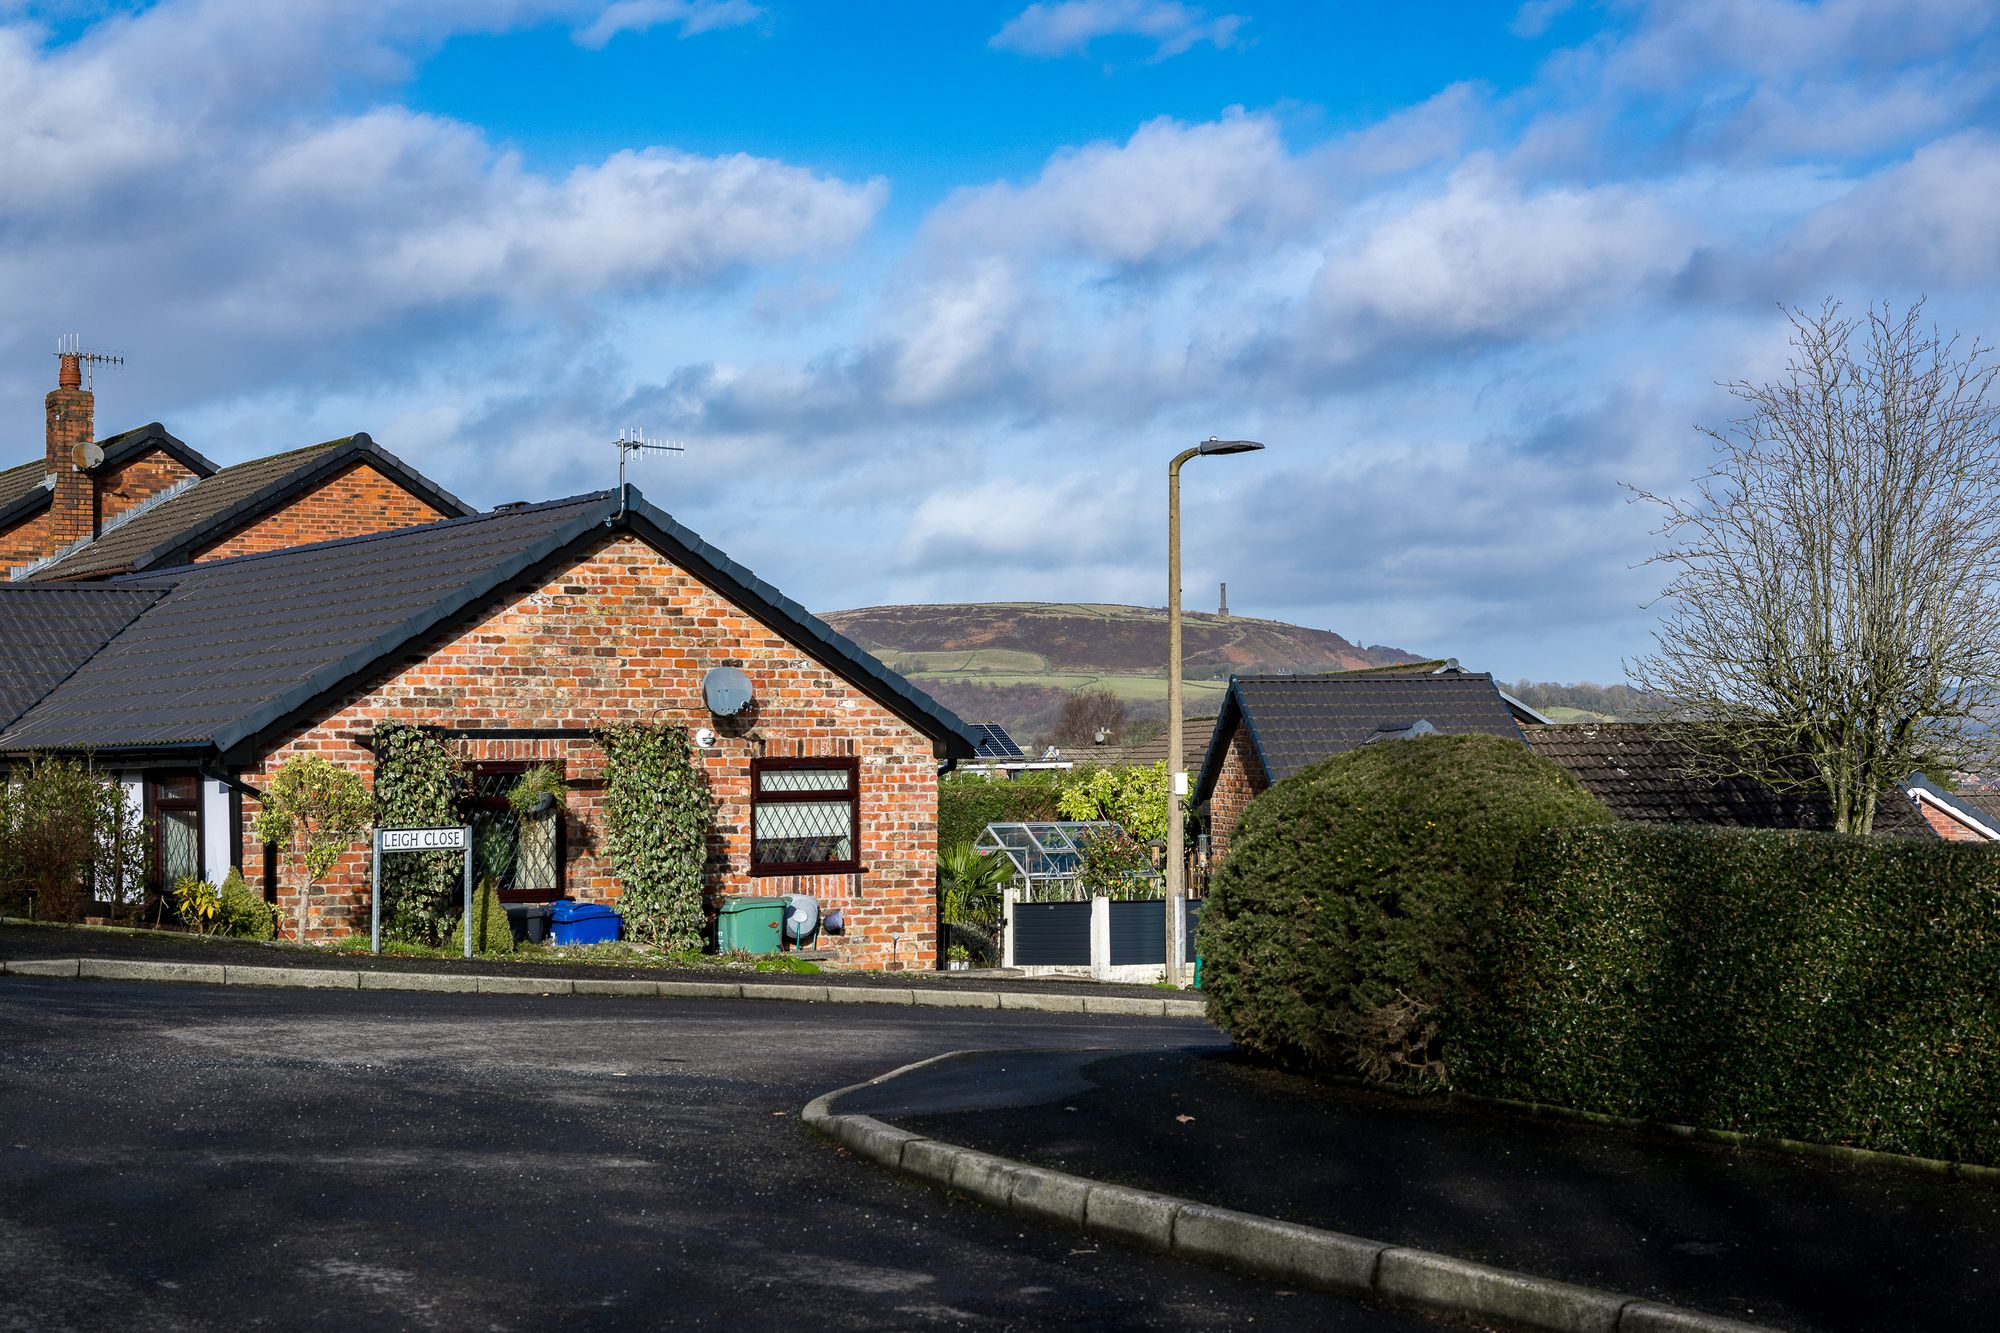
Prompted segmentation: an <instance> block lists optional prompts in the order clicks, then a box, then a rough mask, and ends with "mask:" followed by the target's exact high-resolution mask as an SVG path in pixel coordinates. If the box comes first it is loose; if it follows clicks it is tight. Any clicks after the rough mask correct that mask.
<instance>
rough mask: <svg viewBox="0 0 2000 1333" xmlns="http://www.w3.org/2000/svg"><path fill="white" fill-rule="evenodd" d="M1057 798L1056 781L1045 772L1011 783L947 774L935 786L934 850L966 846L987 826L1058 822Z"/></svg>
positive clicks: (978, 775)
mask: <svg viewBox="0 0 2000 1333" xmlns="http://www.w3.org/2000/svg"><path fill="white" fill-rule="evenodd" d="M1061 796H1062V786H1061V783H1060V781H1059V780H1058V779H1057V777H1056V775H1055V774H1054V773H1053V772H1049V771H1046V770H1044V771H1040V772H1031V773H1023V774H1021V776H1020V777H1018V778H1015V779H1014V780H1013V781H1011V782H1010V781H1008V780H1007V779H1005V778H989V777H986V776H985V775H983V774H979V773H947V774H945V776H944V777H943V779H942V780H940V781H939V782H938V840H937V841H938V846H940V847H957V846H960V845H961V844H963V845H967V846H969V845H971V844H972V843H973V842H974V841H976V840H977V839H978V837H979V835H980V834H981V833H983V832H985V831H986V826H987V825H988V824H1029V823H1034V822H1036V821H1038V820H1045V819H1061V818H1062V813H1061V812H1060V811H1059V810H1058V809H1057V802H1058V801H1059V800H1060V799H1061Z"/></svg>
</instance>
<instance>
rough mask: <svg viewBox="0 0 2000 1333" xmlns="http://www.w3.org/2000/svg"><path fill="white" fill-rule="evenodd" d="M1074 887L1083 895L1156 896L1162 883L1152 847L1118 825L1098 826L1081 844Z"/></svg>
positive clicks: (1086, 896)
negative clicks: (1081, 852) (1079, 862)
mask: <svg viewBox="0 0 2000 1333" xmlns="http://www.w3.org/2000/svg"><path fill="white" fill-rule="evenodd" d="M1076 887H1077V889H1078V891H1079V896H1081V897H1084V898H1121V899H1131V898H1158V897H1160V896H1161V894H1162V892H1163V889H1164V885H1163V882H1162V880H1161V877H1160V870H1159V867H1158V866H1156V865H1154V864H1153V849H1152V848H1151V847H1149V846H1147V845H1146V844H1145V843H1143V842H1140V841H1139V840H1138V839H1137V838H1135V837H1133V836H1132V835H1131V834H1130V833H1127V832H1126V831H1125V830H1124V829H1122V828H1108V829H1099V830H1097V831H1096V832H1094V833H1092V834H1091V835H1090V838H1089V840H1088V841H1087V842H1085V843H1084V845H1083V865H1082V866H1081V867H1080V868H1079V869H1078V870H1077V875H1076Z"/></svg>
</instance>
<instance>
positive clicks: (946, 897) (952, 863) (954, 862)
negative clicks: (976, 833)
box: [937, 843, 1014, 931]
mask: <svg viewBox="0 0 2000 1333" xmlns="http://www.w3.org/2000/svg"><path fill="white" fill-rule="evenodd" d="M1013 878H1014V863H1013V862H1012V861H1009V860H1008V859H1007V857H1006V854H1005V853H1003V852H988V853H986V854H984V855H981V854H980V853H979V852H977V851H975V850H973V848H972V846H971V845H970V844H969V843H960V844H959V845H958V846H956V847H948V848H946V849H945V850H944V851H943V852H941V853H940V854H939V855H938V870H937V879H938V909H939V912H940V914H941V916H942V918H943V921H944V924H946V925H948V926H965V927H968V928H970V929H973V930H983V931H992V930H995V929H997V928H998V927H999V924H1000V892H1001V890H1002V889H1004V888H1006V887H1007V885H1008V883H1010V882H1011V881H1012V880H1013Z"/></svg>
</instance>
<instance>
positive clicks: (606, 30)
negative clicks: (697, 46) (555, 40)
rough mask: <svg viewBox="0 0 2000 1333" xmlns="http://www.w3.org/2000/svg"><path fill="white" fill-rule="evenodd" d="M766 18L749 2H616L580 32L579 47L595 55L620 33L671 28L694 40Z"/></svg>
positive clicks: (578, 34) (723, 0)
mask: <svg viewBox="0 0 2000 1333" xmlns="http://www.w3.org/2000/svg"><path fill="white" fill-rule="evenodd" d="M763 16H764V9H763V6H761V5H755V4H752V3H750V0H617V3H616V4H612V5H609V6H606V8H605V10H604V12H603V13H601V14H599V15H598V16H597V17H596V19H595V20H593V21H592V22H591V23H590V24H588V25H587V26H585V27H582V28H579V29H578V30H577V32H576V43H577V45H578V46H586V47H589V48H590V49H591V50H593V51H595V50H598V49H600V48H601V47H603V46H604V45H605V43H607V42H609V41H610V40H611V39H612V38H613V37H616V36H617V35H618V34H619V33H621V32H645V31H646V30H647V29H649V28H657V27H663V26H668V25H672V26H676V27H678V28H679V29H680V30H681V36H683V37H693V36H696V35H698V34H700V33H704V32H713V31H715V30H716V29H718V28H740V27H742V26H743V25H744V24H746V23H754V22H756V21H757V20H758V19H760V18H762V17H763Z"/></svg>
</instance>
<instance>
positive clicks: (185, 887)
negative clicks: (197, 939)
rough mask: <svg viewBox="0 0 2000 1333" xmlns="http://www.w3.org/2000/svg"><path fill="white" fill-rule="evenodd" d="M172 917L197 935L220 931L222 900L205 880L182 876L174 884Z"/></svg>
mask: <svg viewBox="0 0 2000 1333" xmlns="http://www.w3.org/2000/svg"><path fill="white" fill-rule="evenodd" d="M174 915H175V916H178V917H179V918H180V919H181V920H182V921H183V922H185V923H186V924H187V925H188V926H189V927H190V928H191V929H193V931H194V933H195V934H197V935H206V934H208V933H209V932H210V931H212V930H217V929H220V927H221V921H220V918H221V916H222V898H221V896H220V895H218V894H217V893H216V891H215V886H214V885H213V884H210V883H209V882H208V881H207V880H205V879H196V878H195V877H194V876H192V875H183V876H181V878H180V879H179V880H177V881H176V882H175V884H174Z"/></svg>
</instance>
